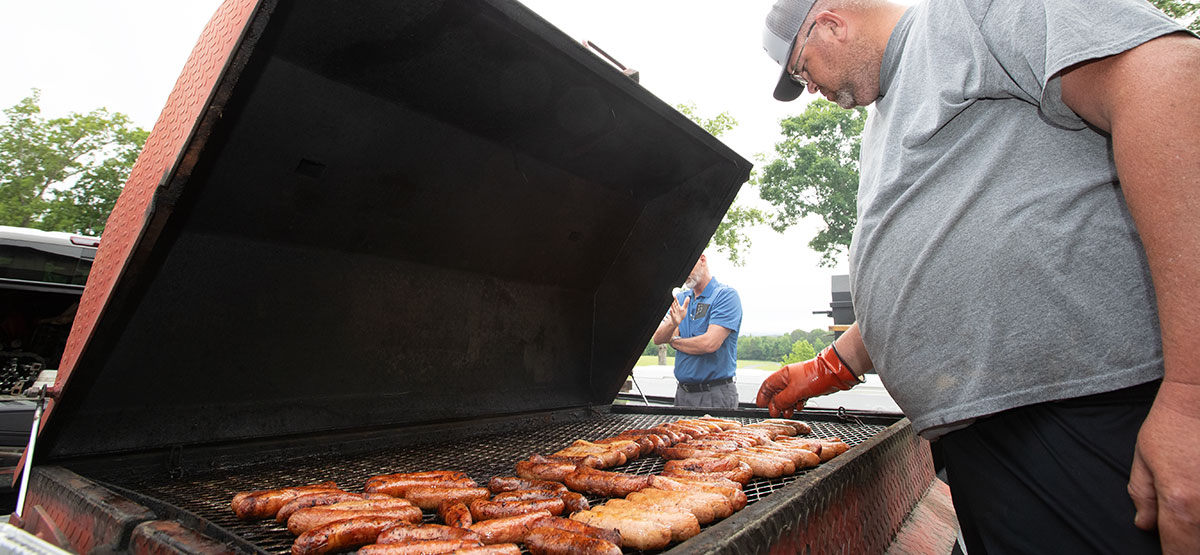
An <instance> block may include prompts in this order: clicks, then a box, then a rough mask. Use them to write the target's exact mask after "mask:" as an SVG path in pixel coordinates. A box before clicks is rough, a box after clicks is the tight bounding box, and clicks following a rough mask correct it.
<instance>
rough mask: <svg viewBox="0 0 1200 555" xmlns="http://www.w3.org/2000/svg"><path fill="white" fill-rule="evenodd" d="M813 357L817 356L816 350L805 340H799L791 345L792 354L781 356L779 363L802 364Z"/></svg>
mask: <svg viewBox="0 0 1200 555" xmlns="http://www.w3.org/2000/svg"><path fill="white" fill-rule="evenodd" d="M815 356H817V350H816V349H814V348H813V346H812V343H809V342H808V340H807V339H801V340H800V341H797V342H795V343H793V344H792V352H790V353H788V354H786V355H783V360H782V361H781V362H783V363H784V364H791V363H793V362H804V361H806V360H808V359H811V358H813V357H815Z"/></svg>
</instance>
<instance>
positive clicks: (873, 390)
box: [630, 366, 900, 414]
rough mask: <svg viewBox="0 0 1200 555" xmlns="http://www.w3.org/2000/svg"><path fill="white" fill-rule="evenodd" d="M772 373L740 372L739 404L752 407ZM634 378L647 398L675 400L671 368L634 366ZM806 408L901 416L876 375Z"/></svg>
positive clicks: (812, 402) (770, 371) (634, 392)
mask: <svg viewBox="0 0 1200 555" xmlns="http://www.w3.org/2000/svg"><path fill="white" fill-rule="evenodd" d="M772 372H774V370H753V369H749V368H740V369H738V371H737V376H736V377H735V379H734V382H735V383H736V384H737V388H738V401H740V402H742V403H753V402H754V397H755V396H757V395H758V387H759V385H761V384H762V381H763V380H764V379H766V377H767V376H769V375H771V373H772ZM633 377H634V379H635V381H636V384H637V386H640V387H641V391H642V393H643V394H645V395H646V396H651V397H672V398H673V397H674V396H675V385H676V382H675V376H674V374H673V367H671V366H635V367H634V368H633ZM630 393H633V394H635V395H636V394H637V393H638V387H634V388H633V389H632V390H631V391H630ZM807 406H810V407H817V408H830V409H836V408H838V407H845V408H846V409H848V410H863V411H873V412H882V413H888V414H900V407H898V406H896V402H895V401H893V400H892V398H891V396H890V395H888V393H887V390H886V389H884V387H883V384H882V383H881V382H880V381H879V376H876V375H875V374H867V381H866V383H863V384H859V385H858V386H855V387H854V388H853V389H851V390H849V391H839V392H837V393H834V394H832V395H826V396H823V397H815V398H813V399H811V400H810V401H809V402H808V405H807Z"/></svg>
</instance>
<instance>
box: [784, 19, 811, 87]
mask: <svg viewBox="0 0 1200 555" xmlns="http://www.w3.org/2000/svg"><path fill="white" fill-rule="evenodd" d="M816 26H817V22H816V21H814V22H812V25H809V26H808V32H807V33H805V34H804V42H802V43H800V52H799V53H798V54H796V61H795V63H793V64H792V67H791V68H789V69H788V77H791V78H792V82H793V83H796V84H797V85H800V86H801V87H802V88H804V89H806V90H807V89H808V79H805V78H803V77H801V76H800V74H801V73H804V68H803V67H801V68H799V69H797V68H796V66H797V65H799V64H800V57H801V56H803V55H804V47H805V46H808V37H810V36H812V32H813V27H816ZM806 65H807V64H806Z"/></svg>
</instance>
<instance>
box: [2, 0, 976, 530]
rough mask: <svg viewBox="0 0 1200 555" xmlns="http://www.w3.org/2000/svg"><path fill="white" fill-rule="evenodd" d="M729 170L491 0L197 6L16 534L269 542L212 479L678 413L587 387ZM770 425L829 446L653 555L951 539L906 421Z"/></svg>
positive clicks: (733, 181) (442, 454)
mask: <svg viewBox="0 0 1200 555" xmlns="http://www.w3.org/2000/svg"><path fill="white" fill-rule="evenodd" d="M749 171H750V165H749V163H747V162H746V161H745V160H744V159H742V158H741V157H740V156H738V155H737V154H735V153H734V152H732V151H731V150H729V149H728V148H727V147H725V146H724V145H722V144H721V143H720V142H719V141H717V140H715V139H714V138H713V137H712V136H711V135H709V134H707V133H705V132H704V131H703V130H702V129H700V128H699V127H697V126H696V125H694V124H693V123H692V122H690V121H688V120H687V119H686V118H685V117H683V116H682V115H680V114H679V113H677V112H676V111H675V110H673V109H671V108H670V107H669V106H667V105H665V104H664V103H662V102H661V101H659V100H658V99H656V98H654V97H653V96H652V95H650V94H649V93H648V92H647V91H645V90H644V89H642V88H640V87H639V86H638V85H637V84H636V83H634V82H633V81H632V80H630V79H628V78H626V77H625V76H623V75H622V74H621V73H620V72H619V71H617V70H616V69H614V68H613V67H611V66H609V65H608V63H607V62H605V61H604V60H602V59H600V58H598V57H596V56H594V55H593V54H591V53H590V52H589V51H587V50H585V49H584V48H583V47H581V46H580V45H578V44H576V43H575V42H574V41H572V40H571V39H569V38H568V37H566V36H564V35H563V34H562V33H560V32H559V31H558V30H557V29H555V28H554V27H553V26H551V25H550V24H548V23H547V22H546V21H544V20H542V19H541V18H539V17H538V16H537V15H536V14H533V13H531V12H530V11H528V10H527V9H526V8H524V7H523V6H521V5H520V4H518V3H516V2H512V1H506V0H459V1H452V0H437V1H433V0H427V1H396V0H358V1H355V2H328V1H319V0H294V1H284V0H280V1H278V2H277V1H275V0H261V1H255V0H228V1H227V2H226V3H225V4H224V5H222V7H221V8H220V9H219V10H218V12H217V14H216V15H215V16H214V18H213V19H212V21H211V22H210V23H209V25H208V27H207V28H206V29H205V31H204V33H203V35H202V37H201V38H200V41H199V43H198V44H197V47H196V49H195V50H194V51H193V53H192V56H191V57H190V59H189V60H188V62H187V64H186V66H185V67H184V70H183V74H182V75H181V77H180V79H179V81H178V82H177V84H176V87H175V89H174V91H173V92H172V93H171V96H170V98H169V99H168V104H167V106H166V108H165V109H164V110H163V112H162V115H161V116H160V118H159V121H158V122H157V123H156V125H155V127H154V131H153V132H152V134H151V136H150V138H149V140H148V142H147V144H146V147H145V149H144V150H143V152H142V155H141V157H140V158H139V159H138V162H137V164H136V166H135V167H134V170H133V173H132V175H131V176H130V179H129V182H128V184H127V185H126V188H125V190H124V192H123V193H122V196H121V198H120V200H119V201H118V203H117V206H116V208H115V209H114V211H113V215H112V216H111V218H110V219H109V222H108V225H107V227H106V229H105V233H104V243H103V246H102V248H101V249H100V251H99V252H98V253H97V258H96V262H95V264H94V266H93V270H92V274H91V276H90V278H89V282H88V285H87V289H86V290H85V292H84V295H83V298H82V300H81V303H80V308H79V312H78V316H77V318H76V321H75V325H74V328H73V330H72V333H71V336H70V339H69V341H68V345H67V349H66V353H65V354H64V360H63V365H62V368H61V369H60V371H59V373H58V381H57V383H56V385H55V388H54V389H52V390H51V391H50V392H49V394H50V397H51V399H52V400H51V402H50V404H49V407H48V409H47V413H46V418H45V419H44V423H43V426H42V429H41V433H40V436H39V437H38V440H37V444H36V450H35V452H34V457H33V464H32V465H31V468H32V472H31V476H30V479H29V486H28V490H27V493H28V497H27V498H26V500H25V505H24V510H23V512H21V514H20V515H19V519H18V520H19V521H20V523H21V525H22V526H23V527H24V528H25V529H26V530H30V531H34V532H36V533H38V534H39V535H40V536H43V537H45V538H49V539H51V540H52V541H54V542H55V543H57V544H58V545H62V546H65V547H68V548H69V549H71V550H73V551H78V552H136V553H193V552H199V553H215V552H245V553H283V552H286V551H287V550H288V548H289V546H290V542H291V536H290V534H288V533H287V532H286V531H285V530H283V529H282V528H281V527H279V526H276V525H274V524H272V523H263V522H249V523H248V522H240V521H237V520H235V519H233V518H232V513H231V511H230V509H229V501H230V499H231V498H232V496H233V495H234V494H235V493H236V492H238V491H244V490H253V489H261V488H274V487H283V486H289V485H300V484H304V483H310V482H314V481H320V480H326V479H332V480H335V481H337V482H338V484H339V485H341V486H342V487H344V488H346V489H348V490H351V491H361V488H362V485H363V482H364V481H365V480H366V478H367V477H369V476H371V475H375V474H383V473H390V472H402V471H417V470H435V469H436V470H462V471H466V472H467V473H468V474H470V476H471V477H472V478H474V479H476V480H477V481H486V480H487V479H489V478H490V477H492V476H497V475H512V474H513V465H514V464H515V463H516V461H518V460H521V459H524V458H526V457H528V456H529V455H531V454H533V453H543V454H545V453H550V452H553V451H555V450H557V449H559V448H562V447H564V446H565V445H567V444H569V443H570V442H571V441H572V440H574V439H598V438H602V437H606V436H608V435H612V434H614V433H617V432H620V431H622V430H625V429H631V428H643V427H646V426H648V425H651V424H654V423H658V422H666V421H671V420H677V419H681V418H686V417H689V416H695V415H698V414H702V413H698V412H695V411H687V410H681V409H673V408H666V409H664V408H661V407H658V408H656V407H639V406H630V405H613V404H612V402H613V400H614V398H616V396H617V393H618V390H619V389H620V387H621V385H622V383H623V382H624V380H625V378H626V376H628V374H629V372H630V370H631V369H632V367H633V364H634V363H635V361H636V359H637V357H638V355H639V354H640V352H641V351H642V349H643V347H644V346H645V344H646V341H647V339H648V338H649V337H650V335H651V333H652V332H653V329H654V328H655V326H656V325H657V323H658V321H659V319H660V318H661V316H662V314H663V312H664V311H665V310H666V308H667V305H668V303H669V302H670V296H669V294H668V292H669V291H670V289H671V287H672V286H674V285H676V284H678V283H680V282H681V281H683V278H684V277H685V276H686V274H687V272H688V271H689V270H690V269H691V267H692V265H693V263H694V262H695V260H696V258H697V257H698V255H699V254H700V253H701V251H702V250H703V248H704V244H705V242H706V241H707V239H708V238H709V237H710V236H711V235H712V233H713V231H714V230H715V229H716V227H717V225H718V224H719V222H720V221H721V219H722V217H723V215H724V213H725V211H726V210H727V208H728V207H729V205H730V203H731V202H732V200H733V198H734V196H735V195H736V193H737V191H738V189H739V187H740V185H741V184H742V183H743V182H744V181H745V180H746V179H747V177H748V175H749ZM714 414H715V415H717V416H726V417H730V418H736V419H739V420H742V421H746V422H748V421H751V420H756V419H761V418H765V417H766V415H765V413H763V412H761V411H731V412H723V413H722V412H716V413H714ZM801 418H804V419H805V420H808V421H809V422H810V423H812V424H813V427H814V428H815V430H816V433H817V434H818V435H821V436H837V437H840V438H842V439H844V440H845V441H846V442H847V443H849V444H850V445H852V446H854V448H853V449H851V451H850V452H849V453H847V454H845V455H843V456H841V457H839V458H837V459H834V460H833V461H831V462H829V463H826V464H823V465H821V466H820V467H818V468H816V469H812V470H809V471H807V472H804V473H800V474H797V475H796V476H792V477H788V478H786V479H778V480H756V481H753V482H751V483H750V484H749V486H747V494H748V496H749V499H750V500H751V504H750V505H749V506H748V507H747V508H746V509H744V510H742V511H740V512H738V513H736V514H734V515H733V516H732V517H730V518H727V519H725V520H723V521H721V522H719V523H716V524H714V525H711V526H709V527H708V529H707V530H706V531H705V532H703V533H701V534H700V535H699V536H697V537H695V538H692V539H691V540H688V541H687V542H684V543H682V544H679V545H678V546H675V547H674V548H673V549H672V550H671V551H672V552H680V553H691V552H695V553H701V552H725V553H748V552H767V551H775V552H789V551H793V550H800V551H804V550H811V551H813V552H831V551H844V550H845V551H848V552H854V553H872V552H882V551H883V550H884V549H886V548H887V547H888V546H889V545H895V544H896V542H902V541H904V538H906V537H908V536H911V535H912V533H911V532H907V531H910V530H912V529H913V526H912V524H913V523H914V522H917V523H920V522H935V523H936V524H938V525H937V526H929V525H926V526H925V528H926V531H928V530H936V531H937V532H938V533H937V534H934V536H936V538H937V539H938V541H941V540H942V539H944V537H945V533H944V532H945V530H947V529H950V530H951V532H950V536H949V537H950V538H951V541H952V538H953V532H952V529H951V528H947V527H946V526H942V525H943V524H945V522H946V512H947V510H948V509H947V507H948V505H947V500H948V497H947V494H946V491H945V486H944V484H941V483H940V482H938V481H936V480H935V479H934V478H933V469H932V464H931V461H930V458H929V454H928V445H927V444H925V443H924V442H923V441H921V440H919V439H918V438H916V437H915V436H914V435H913V433H912V430H911V428H910V426H909V424H908V421H907V420H897V419H895V418H890V419H889V418H875V417H871V416H869V415H845V414H841V415H839V414H836V413H833V412H820V411H806V412H804V413H803V414H802V415H801ZM661 467H662V460H661V459H659V458H658V457H656V456H650V457H646V458H643V459H640V460H637V461H633V462H631V463H629V464H627V465H626V466H625V467H622V468H617V469H616V470H623V471H626V472H633V473H640V474H646V473H652V472H656V471H658V470H660V469H661ZM592 501H594V502H598V501H600V500H596V499H594V500H592ZM914 515H915V516H914ZM922 515H925V516H922ZM930 515H932V517H933V518H932V519H930ZM950 519H951V520H952V514H951V515H950ZM918 528H920V526H918ZM919 537H924V538H928V537H933V536H930V534H927V533H926V534H922V535H919Z"/></svg>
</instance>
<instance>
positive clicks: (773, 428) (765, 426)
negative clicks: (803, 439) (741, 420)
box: [742, 421, 799, 439]
mask: <svg viewBox="0 0 1200 555" xmlns="http://www.w3.org/2000/svg"><path fill="white" fill-rule="evenodd" d="M746 428H750V429H755V430H760V429H761V430H766V431H767V432H768V433H770V434H772V437H771V439H775V437H777V436H794V435H796V434H798V433H799V432H797V431H796V428H794V427H792V426H791V425H789V424H771V423H770V422H766V421H763V422H755V423H753V424H746V425H745V426H742V429H746Z"/></svg>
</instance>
